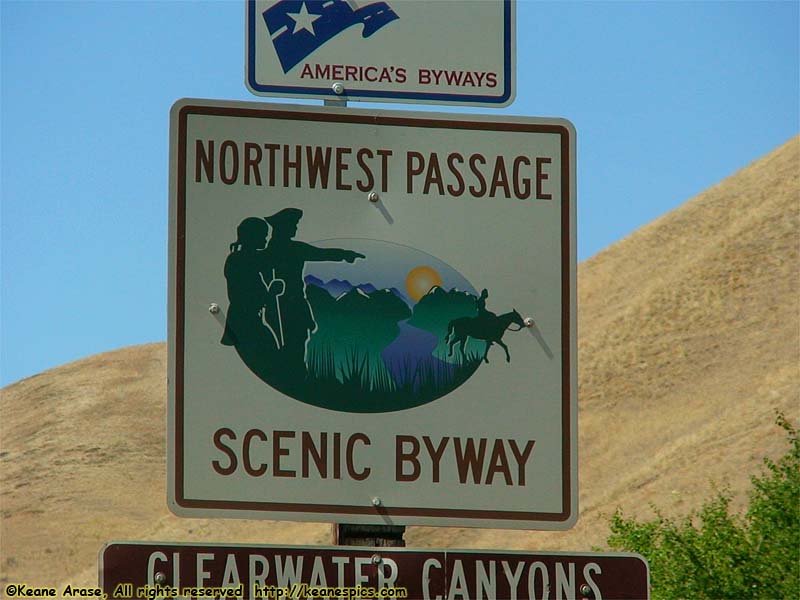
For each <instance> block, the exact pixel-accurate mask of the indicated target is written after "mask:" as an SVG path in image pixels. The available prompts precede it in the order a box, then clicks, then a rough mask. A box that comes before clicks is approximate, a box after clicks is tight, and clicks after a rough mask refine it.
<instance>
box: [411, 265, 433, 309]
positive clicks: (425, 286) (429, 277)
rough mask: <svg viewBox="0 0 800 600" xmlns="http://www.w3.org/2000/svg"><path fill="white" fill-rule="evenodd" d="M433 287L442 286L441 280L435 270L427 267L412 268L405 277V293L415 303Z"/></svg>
mask: <svg viewBox="0 0 800 600" xmlns="http://www.w3.org/2000/svg"><path fill="white" fill-rule="evenodd" d="M435 285H439V286H440V285H442V278H441V277H440V276H439V273H437V272H436V269H433V268H432V267H429V266H427V265H422V266H419V267H414V268H413V269H411V270H410V271H409V272H408V275H406V291H407V292H408V295H409V296H411V298H412V299H413V300H414V301H415V302H416V301H417V300H419V299H420V298H422V297H423V296H424V295H425V294H427V293H428V292H429V291H430V289H431V288H432V287H433V286H435Z"/></svg>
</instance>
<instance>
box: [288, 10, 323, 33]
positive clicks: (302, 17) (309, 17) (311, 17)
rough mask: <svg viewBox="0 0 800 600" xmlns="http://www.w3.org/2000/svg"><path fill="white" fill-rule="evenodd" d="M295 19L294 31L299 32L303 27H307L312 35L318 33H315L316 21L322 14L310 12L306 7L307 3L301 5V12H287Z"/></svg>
mask: <svg viewBox="0 0 800 600" xmlns="http://www.w3.org/2000/svg"><path fill="white" fill-rule="evenodd" d="M286 14H287V15H288V16H289V17H290V18H291V19H292V20H293V21H294V31H292V33H293V34H294V33H297V32H298V31H300V30H301V29H305V30H306V31H308V32H309V33H311V35H316V34H315V33H314V21H316V20H317V19H319V18H320V17H321V16H322V15H315V14H313V13H309V12H308V8H307V7H306V3H305V2H303V4H301V5H300V12H299V13H286Z"/></svg>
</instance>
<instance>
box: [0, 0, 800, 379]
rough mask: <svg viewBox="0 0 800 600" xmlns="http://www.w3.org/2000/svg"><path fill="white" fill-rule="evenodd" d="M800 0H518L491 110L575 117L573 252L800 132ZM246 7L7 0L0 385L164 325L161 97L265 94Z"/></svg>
mask: <svg viewBox="0 0 800 600" xmlns="http://www.w3.org/2000/svg"><path fill="white" fill-rule="evenodd" d="M799 6H800V3H798V2H533V1H528V0H520V1H519V3H518V7H517V38H518V42H517V99H516V101H515V102H514V103H513V104H512V105H511V106H510V107H508V108H506V109H502V112H505V113H508V114H517V115H526V116H549V117H566V118H568V119H570V120H571V121H572V122H573V123H574V124H575V127H576V129H577V132H578V258H579V260H584V259H586V258H588V257H590V256H592V255H594V254H596V253H597V252H598V251H600V250H602V249H603V248H605V247H606V246H608V245H609V244H611V243H613V242H615V241H617V240H619V239H621V238H623V237H624V236H626V235H627V234H629V233H631V232H632V231H634V230H635V229H637V228H639V227H640V226H642V225H644V224H645V223H648V222H649V221H652V220H653V219H655V218H656V217H658V216H660V215H662V214H664V213H666V212H668V211H670V210H672V209H673V208H675V207H677V206H679V205H680V204H682V203H683V202H684V201H686V200H688V199H689V198H690V197H691V196H693V195H695V194H697V193H699V192H701V191H703V190H704V189H706V188H707V187H709V186H711V185H713V184H714V183H716V182H718V181H720V180H721V179H723V178H725V177H727V176H728V175H731V174H733V173H734V172H736V171H737V170H738V169H740V168H742V167H744V166H746V165H747V164H748V163H749V162H751V161H752V160H754V159H756V158H758V157H760V156H761V155H763V154H765V153H767V152H769V151H770V150H772V149H774V148H775V147H777V146H778V145H780V144H782V143H783V142H785V141H786V140H787V139H789V138H790V137H792V136H793V135H796V134H797V132H798V128H799V126H800V125H799V122H798V121H799V117H798V106H799V105H800V92H799V88H800V83H799V81H798V73H800V64H798V62H799V59H798V56H800V50H799V49H798V38H799V34H798V22H800V14H799V12H800V11H799V10H798V7H799ZM243 19H244V10H243V4H242V3H241V2H239V1H218V2H113V1H109V2H52V3H51V2H14V1H9V0H3V1H2V2H0V21H1V27H2V31H1V32H0V38H1V39H2V42H1V43H2V52H1V53H0V54H1V58H0V60H2V65H1V66H2V82H1V83H2V85H1V89H2V92H1V94H2V96H1V98H0V112H1V114H2V122H1V123H0V129H1V130H2V134H1V135H2V144H1V146H0V160H1V162H2V171H1V172H0V177H1V181H2V183H1V185H2V188H1V191H2V197H1V201H2V212H1V213H0V235H1V238H2V239H1V242H0V243H1V246H0V253H1V254H0V272H1V275H0V276H1V277H2V281H1V283H2V287H1V291H0V384H2V385H6V384H8V383H11V382H14V381H17V380H19V379H21V378H23V377H27V376H30V375H33V374H36V373H38V372H41V371H43V370H45V369H48V368H51V367H54V366H57V365H60V364H63V363H65V362H68V361H71V360H75V359H78V358H81V357H84V356H88V355H91V354H95V353H98V352H103V351H106V350H112V349H115V348H120V347H123V346H128V345H132V344H140V343H144V342H152V341H163V340H164V339H165V338H166V296H167V283H166V280H167V199H168V189H167V181H168V172H167V169H168V165H167V155H168V123H169V108H170V106H171V105H172V103H173V102H174V101H175V100H177V99H179V98H182V97H198V98H215V99H230V100H253V101H262V102H269V101H273V100H269V99H264V98H261V99H259V98H256V97H255V96H252V95H251V94H250V93H249V92H248V91H247V90H246V88H245V85H244V73H243V69H244V67H243V64H244V22H243ZM312 103H314V104H319V102H312ZM354 104H355V106H358V107H370V106H380V107H384V108H401V109H406V110H408V109H409V108H411V109H418V110H439V111H452V112H456V111H459V110H466V111H467V112H492V113H494V112H497V110H496V109H456V108H452V109H451V108H448V107H416V108H415V107H414V106H413V105H369V104H362V103H354Z"/></svg>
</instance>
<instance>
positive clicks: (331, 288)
mask: <svg viewBox="0 0 800 600" xmlns="http://www.w3.org/2000/svg"><path fill="white" fill-rule="evenodd" d="M303 279H304V281H305V282H306V284H309V285H315V286H317V287H318V288H322V289H323V290H325V291H326V292H328V293H329V294H330V295H331V296H333V297H334V298H338V297H339V296H341V295H342V294H345V293H347V292H349V291H351V290H352V289H353V288H357V289H359V290H361V291H362V292H364V293H365V294H372V293H373V292H376V291H377V290H378V288H376V287H375V286H374V285H372V284H371V283H350V282H349V281H347V280H346V279H331V280H330V281H322V280H321V279H319V278H318V277H314V276H313V275H306V276H305V277H304V278H303ZM387 289H388V290H389V291H390V292H392V293H393V294H394V295H395V296H397V297H398V298H400V300H402V301H403V302H405V303H406V304H407V305H408V306H409V307H411V306H413V304H414V303H413V302H411V301H410V300H409V299H408V298H407V297H406V296H405V295H404V294H403V293H402V292H401V291H400V290H398V289H397V288H394V287H392V288H387Z"/></svg>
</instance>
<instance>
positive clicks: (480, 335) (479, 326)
mask: <svg viewBox="0 0 800 600" xmlns="http://www.w3.org/2000/svg"><path fill="white" fill-rule="evenodd" d="M488 297H489V292H488V291H487V290H486V289H484V290H483V291H482V292H481V295H480V297H479V298H477V299H476V300H475V305H476V307H477V309H478V314H477V316H474V317H461V318H458V319H453V320H452V321H450V323H449V324H448V325H447V335H446V336H445V338H444V341H445V344H447V346H448V348H449V351H448V353H447V356H453V348H454V347H455V345H456V344H459V350H460V351H461V356H462V357H466V354H465V348H466V345H467V338H468V337H471V338H474V339H476V340H483V341H484V342H486V350H485V351H484V353H483V357H482V360H483V361H484V362H485V363H487V364H488V363H489V358H488V355H489V348H491V347H492V346H493V345H494V344H497V345H498V346H500V347H501V348H502V349H503V350H505V352H506V362H511V355H510V354H509V353H508V346H506V345H505V344H504V343H503V339H502V338H503V334H504V333H505V332H506V331H519V330H520V329H522V328H523V327H525V321H524V320H523V318H522V316H521V315H520V314H519V313H518V312H517V311H516V310H511V312H507V313H503V314H502V315H496V314H495V313H493V312H491V311H488V310H486V299H487V298H488ZM511 325H517V326H519V329H509V327H510V326H511Z"/></svg>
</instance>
